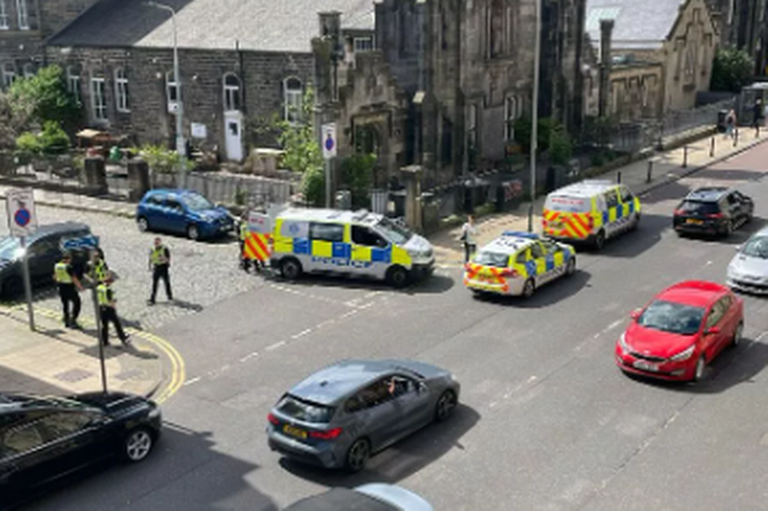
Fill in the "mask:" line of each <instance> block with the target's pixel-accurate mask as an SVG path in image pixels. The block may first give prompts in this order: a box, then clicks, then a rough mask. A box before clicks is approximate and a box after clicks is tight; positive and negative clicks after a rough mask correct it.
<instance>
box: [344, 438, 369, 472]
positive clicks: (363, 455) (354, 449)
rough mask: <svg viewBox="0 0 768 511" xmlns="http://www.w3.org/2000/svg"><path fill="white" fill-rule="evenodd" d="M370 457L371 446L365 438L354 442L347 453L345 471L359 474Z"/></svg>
mask: <svg viewBox="0 0 768 511" xmlns="http://www.w3.org/2000/svg"><path fill="white" fill-rule="evenodd" d="M370 457H371V444H369V443H368V440H366V439H365V438H358V439H357V440H355V441H354V442H353V443H352V445H351V446H349V450H348V451H347V470H349V471H350V472H360V471H361V470H363V469H364V468H365V464H366V463H367V462H368V458H370Z"/></svg>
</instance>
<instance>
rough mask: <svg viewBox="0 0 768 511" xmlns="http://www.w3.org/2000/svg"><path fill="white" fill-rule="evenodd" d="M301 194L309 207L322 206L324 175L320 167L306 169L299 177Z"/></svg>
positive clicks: (323, 200)
mask: <svg viewBox="0 0 768 511" xmlns="http://www.w3.org/2000/svg"><path fill="white" fill-rule="evenodd" d="M301 193H302V195H303V196H304V200H305V201H306V202H307V203H308V204H309V205H310V206H322V205H323V203H324V202H325V174H324V172H323V168H322V167H311V168H308V169H306V171H305V172H304V175H303V176H302V177H301Z"/></svg>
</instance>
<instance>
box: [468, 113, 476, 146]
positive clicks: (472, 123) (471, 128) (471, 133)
mask: <svg viewBox="0 0 768 511" xmlns="http://www.w3.org/2000/svg"><path fill="white" fill-rule="evenodd" d="M467 143H468V144H469V147H470V148H475V147H477V105H474V104H473V105H469V108H468V109H467Z"/></svg>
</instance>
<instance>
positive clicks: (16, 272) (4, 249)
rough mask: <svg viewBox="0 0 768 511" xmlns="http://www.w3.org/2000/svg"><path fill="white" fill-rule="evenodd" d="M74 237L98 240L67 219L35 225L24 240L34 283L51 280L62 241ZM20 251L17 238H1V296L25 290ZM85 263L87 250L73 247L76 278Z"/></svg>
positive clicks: (59, 257) (10, 296) (85, 226)
mask: <svg viewBox="0 0 768 511" xmlns="http://www.w3.org/2000/svg"><path fill="white" fill-rule="evenodd" d="M77 239H93V240H96V244H98V239H97V238H95V237H94V236H93V235H92V234H91V229H90V228H89V227H88V226H87V225H85V224H81V223H76V222H66V223H60V224H50V225H41V226H39V227H38V228H37V231H35V233H34V234H32V235H31V236H30V237H29V238H28V239H27V240H26V241H27V253H28V254H29V274H30V278H31V280H32V283H33V285H34V284H35V283H39V282H50V281H51V279H52V278H53V267H54V266H55V265H56V262H57V261H58V260H59V259H61V256H62V250H61V246H62V242H64V241H66V240H77ZM21 254H22V248H21V244H20V241H19V239H18V238H14V237H11V236H6V237H2V238H0V296H2V297H4V298H13V297H16V296H18V295H20V294H21V293H22V291H23V290H24V280H23V269H22V259H21V257H20V256H21ZM87 262H88V250H87V249H80V250H78V249H76V250H72V266H73V267H74V270H75V274H77V275H78V277H82V274H83V271H84V270H85V265H86V263H87Z"/></svg>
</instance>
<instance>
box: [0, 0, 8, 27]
mask: <svg viewBox="0 0 768 511" xmlns="http://www.w3.org/2000/svg"><path fill="white" fill-rule="evenodd" d="M9 28H10V26H9V25H8V6H7V5H5V0H0V30H8V29H9Z"/></svg>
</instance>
